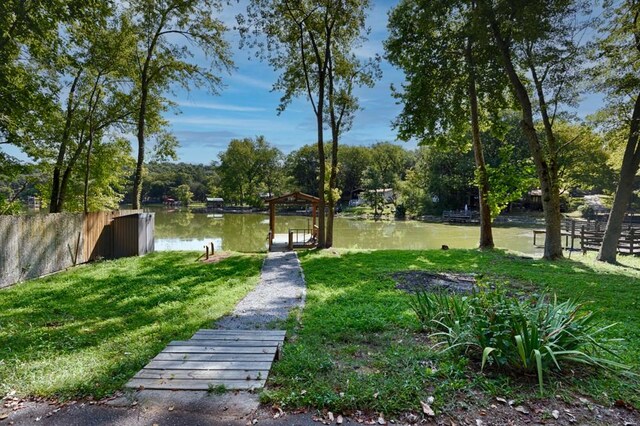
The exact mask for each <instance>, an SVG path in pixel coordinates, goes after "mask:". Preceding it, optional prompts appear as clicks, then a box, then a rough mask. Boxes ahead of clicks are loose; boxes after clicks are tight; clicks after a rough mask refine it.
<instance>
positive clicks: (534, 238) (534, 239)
mask: <svg viewBox="0 0 640 426" xmlns="http://www.w3.org/2000/svg"><path fill="white" fill-rule="evenodd" d="M443 214H444V213H443ZM537 235H538V233H537V232H536V231H535V229H534V230H533V246H534V247H535V246H536V236H537Z"/></svg>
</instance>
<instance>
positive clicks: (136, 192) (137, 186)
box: [131, 69, 149, 210]
mask: <svg viewBox="0 0 640 426" xmlns="http://www.w3.org/2000/svg"><path fill="white" fill-rule="evenodd" d="M147 73H148V70H147V69H144V70H143V73H142V87H141V93H140V110H139V111H138V134H137V137H138V160H137V162H136V171H135V174H134V175H133V193H132V197H133V200H132V202H131V208H132V209H134V210H137V209H139V208H140V203H141V196H142V171H143V167H144V150H145V125H146V116H147V99H148V96H149V85H148V82H147V78H148V77H147Z"/></svg>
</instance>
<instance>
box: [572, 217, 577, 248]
mask: <svg viewBox="0 0 640 426" xmlns="http://www.w3.org/2000/svg"><path fill="white" fill-rule="evenodd" d="M575 237H576V221H575V220H572V221H571V251H573V239H574V238H575Z"/></svg>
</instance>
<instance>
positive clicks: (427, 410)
mask: <svg viewBox="0 0 640 426" xmlns="http://www.w3.org/2000/svg"><path fill="white" fill-rule="evenodd" d="M420 405H422V412H423V413H424V414H426V415H427V416H429V417H435V415H436V413H434V412H433V409H431V406H430V405H429V404H427V403H426V402H424V401H420Z"/></svg>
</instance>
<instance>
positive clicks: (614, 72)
mask: <svg viewBox="0 0 640 426" xmlns="http://www.w3.org/2000/svg"><path fill="white" fill-rule="evenodd" d="M604 18H605V20H604V22H603V23H602V24H601V27H600V30H601V32H603V33H604V34H605V35H604V37H602V38H600V40H599V41H598V43H597V59H598V60H599V61H598V65H597V66H596V69H595V74H596V76H597V80H596V81H597V86H596V87H597V88H598V89H599V90H601V91H603V92H605V93H606V95H607V108H606V112H607V115H608V116H609V117H610V118H611V120H610V121H611V122H613V126H610V129H616V128H618V129H619V128H622V127H623V126H624V127H626V128H627V129H628V133H627V135H628V136H627V143H626V147H625V151H624V156H623V159H622V167H621V169H620V178H619V180H618V185H617V188H616V193H615V197H614V200H613V206H612V208H611V213H609V220H608V221H607V229H606V231H605V233H604V237H603V241H602V246H601V247H600V252H599V253H598V257H597V258H598V260H600V261H603V262H609V263H615V262H616V255H617V251H618V239H619V238H620V234H621V232H622V223H623V221H624V216H625V213H626V210H627V207H628V205H629V201H630V200H631V195H632V192H633V184H634V180H635V177H636V174H637V173H638V167H639V166H640V141H639V136H640V134H639V132H640V76H639V75H638V63H639V60H640V26H639V22H640V21H639V18H640V2H638V1H637V0H626V1H622V2H620V3H614V2H611V1H607V2H606V3H605V14H604Z"/></svg>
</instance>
